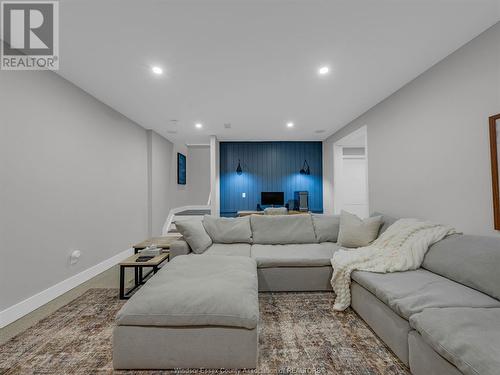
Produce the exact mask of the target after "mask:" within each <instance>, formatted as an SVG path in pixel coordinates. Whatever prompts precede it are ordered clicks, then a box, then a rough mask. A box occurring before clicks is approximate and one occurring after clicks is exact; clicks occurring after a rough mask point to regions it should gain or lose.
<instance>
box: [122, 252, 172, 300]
mask: <svg viewBox="0 0 500 375" xmlns="http://www.w3.org/2000/svg"><path fill="white" fill-rule="evenodd" d="M140 256H141V255H140V254H135V255H132V256H131V257H128V258H127V259H125V260H124V261H123V262H121V263H120V299H129V298H130V296H131V295H132V294H133V293H134V292H135V291H136V290H137V289H139V288H140V287H141V285H144V284H145V283H146V281H147V280H148V279H149V278H150V277H151V276H152V275H154V274H155V273H156V272H158V269H159V267H160V265H161V264H162V263H163V262H166V261H168V260H169V258H170V253H168V252H165V253H161V254H160V255H157V256H155V257H154V258H152V259H150V260H148V261H146V262H136V259H137V258H139V257H140ZM145 267H148V268H152V270H151V271H149V272H148V273H147V274H145V275H144V274H143V269H144V268H145ZM126 268H134V286H133V287H132V288H130V289H129V290H127V291H125V269H126Z"/></svg>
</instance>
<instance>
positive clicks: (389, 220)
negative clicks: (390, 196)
mask: <svg viewBox="0 0 500 375" xmlns="http://www.w3.org/2000/svg"><path fill="white" fill-rule="evenodd" d="M370 216H372V217H373V216H382V225H381V226H380V229H379V231H378V235H379V236H380V235H381V234H382V233H384V232H385V231H386V230H387V228H389V227H390V226H391V225H392V224H394V223H395V222H396V221H398V220H399V219H398V218H397V217H394V216H389V215H386V214H381V213H379V212H374V213H373V214H371V215H370Z"/></svg>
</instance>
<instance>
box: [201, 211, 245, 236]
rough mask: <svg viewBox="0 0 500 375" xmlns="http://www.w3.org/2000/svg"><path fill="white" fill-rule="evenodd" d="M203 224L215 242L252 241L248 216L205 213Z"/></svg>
mask: <svg viewBox="0 0 500 375" xmlns="http://www.w3.org/2000/svg"><path fill="white" fill-rule="evenodd" d="M203 226H204V227H205V229H206V231H207V233H208V235H209V236H210V238H211V239H212V241H213V242H215V243H238V242H240V243H241V242H243V243H251V242H252V230H251V229H250V219H249V218H248V217H238V218H226V217H215V216H210V215H205V217H204V218H203Z"/></svg>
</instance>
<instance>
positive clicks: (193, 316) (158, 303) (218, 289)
mask: <svg viewBox="0 0 500 375" xmlns="http://www.w3.org/2000/svg"><path fill="white" fill-rule="evenodd" d="M258 320H259V304H258V296H257V267H256V264H255V261H254V260H253V259H252V258H249V257H248V258H247V257H229V256H217V255H213V256H194V255H180V256H178V257H175V258H174V259H173V260H172V261H171V262H168V263H167V264H166V265H165V266H164V267H162V269H161V270H160V271H159V272H158V273H157V274H156V275H154V276H153V277H152V278H151V280H149V281H148V282H147V283H146V284H145V285H144V286H143V287H142V288H141V289H140V290H139V291H138V292H137V293H136V294H134V295H133V296H132V298H131V299H130V300H129V301H128V302H127V303H126V304H125V305H124V306H123V307H122V309H121V310H120V311H119V312H118V315H117V318H116V321H117V324H118V325H128V326H130V325H131V326H162V327H168V326H224V327H243V328H248V329H253V328H255V327H256V326H257V322H258Z"/></svg>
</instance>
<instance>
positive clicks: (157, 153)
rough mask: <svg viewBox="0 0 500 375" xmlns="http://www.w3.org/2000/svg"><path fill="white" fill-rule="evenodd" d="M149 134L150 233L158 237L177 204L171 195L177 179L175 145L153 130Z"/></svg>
mask: <svg viewBox="0 0 500 375" xmlns="http://www.w3.org/2000/svg"><path fill="white" fill-rule="evenodd" d="M148 135H149V136H150V138H151V141H150V145H151V147H150V149H149V150H150V153H151V184H150V189H151V190H150V197H151V199H150V202H151V208H150V213H151V219H150V222H151V232H150V235H151V236H154V237H157V236H160V235H161V233H162V229H163V225H164V224H165V220H166V219H167V216H168V212H169V211H170V209H171V208H172V205H175V204H176V201H175V200H172V197H171V196H170V191H171V189H172V186H171V183H172V181H173V180H175V179H176V175H175V173H176V170H175V171H174V172H173V173H172V159H173V150H174V145H173V144H172V143H171V142H170V141H168V140H166V139H165V138H163V137H162V136H161V135H159V134H157V133H156V132H154V131H153V130H148Z"/></svg>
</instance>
